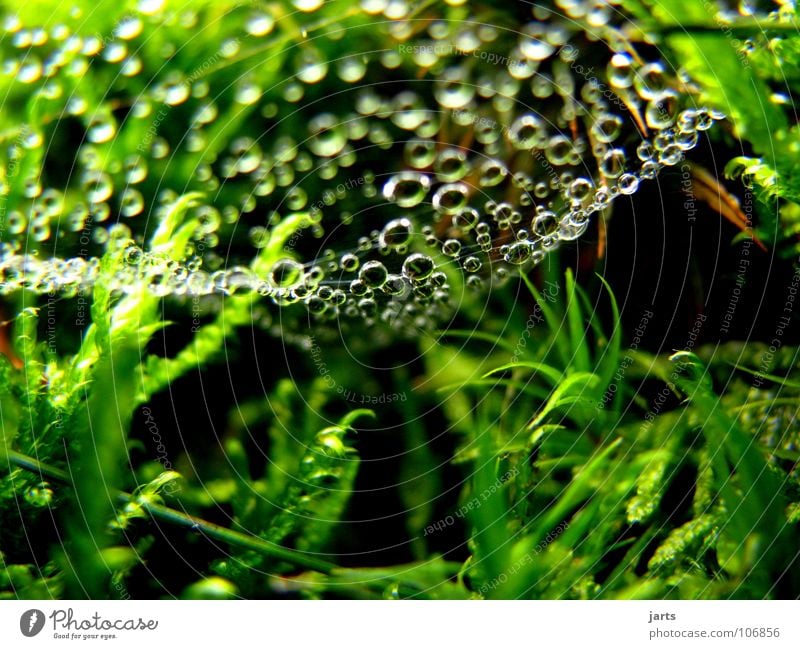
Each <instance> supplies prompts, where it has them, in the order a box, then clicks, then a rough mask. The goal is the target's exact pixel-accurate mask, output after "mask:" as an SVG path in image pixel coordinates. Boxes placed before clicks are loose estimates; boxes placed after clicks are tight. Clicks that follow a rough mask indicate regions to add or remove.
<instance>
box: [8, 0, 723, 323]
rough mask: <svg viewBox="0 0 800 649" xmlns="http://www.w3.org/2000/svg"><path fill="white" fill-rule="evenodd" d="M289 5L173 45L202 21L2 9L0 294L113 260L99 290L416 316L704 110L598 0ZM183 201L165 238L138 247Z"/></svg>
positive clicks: (668, 149)
mask: <svg viewBox="0 0 800 649" xmlns="http://www.w3.org/2000/svg"><path fill="white" fill-rule="evenodd" d="M451 4H458V5H461V4H462V3H458V2H453V3H451ZM292 5H293V7H294V11H293V12H284V11H282V10H278V8H277V7H276V6H272V5H264V6H263V7H261V6H256V5H251V4H248V5H246V6H241V7H234V8H232V10H231V11H230V12H229V13H228V14H226V15H225V17H224V20H222V21H220V22H216V23H214V24H213V25H212V26H213V28H214V30H215V32H214V33H215V34H217V36H216V37H215V38H214V39H212V40H209V39H207V38H206V39H201V38H197V39H194V38H193V36H194V35H195V34H196V33H199V32H203V31H204V30H205V29H206V28H209V27H210V25H208V24H207V21H210V20H213V19H212V18H210V17H209V16H208V15H206V14H205V13H203V12H201V11H197V10H194V9H187V8H183V9H182V10H181V11H180V12H177V13H176V12H175V11H173V10H172V9H171V8H170V7H169V6H168V5H167V3H165V2H164V0H141V1H140V2H139V3H138V6H137V8H136V10H135V11H133V12H130V13H127V14H124V15H121V16H119V17H117V18H115V19H114V22H113V23H111V24H109V25H108V26H107V31H105V32H103V31H100V32H97V33H91V34H88V33H86V32H85V31H83V30H82V29H81V28H80V27H79V26H80V25H81V24H82V20H83V17H82V16H80V15H69V16H66V17H65V20H64V22H63V23H58V24H55V25H54V26H53V25H51V26H48V27H42V26H32V25H26V24H24V23H23V21H22V20H21V19H20V18H19V17H18V16H16V15H15V14H8V15H7V16H5V18H4V21H3V32H4V36H3V39H2V42H1V43H0V45H1V47H0V49H1V51H2V56H3V67H2V75H3V82H4V83H5V84H7V85H8V86H9V91H8V98H7V100H6V107H7V110H6V111H4V112H5V114H4V116H3V117H2V118H0V126H2V130H3V134H4V138H5V142H4V149H5V151H4V156H5V157H4V158H3V168H2V177H0V198H2V206H1V209H2V212H1V215H2V231H1V232H0V241H1V242H2V243H0V246H1V247H0V293H2V294H7V293H11V292H14V291H18V290H20V289H27V290H29V291H35V292H40V293H44V292H48V293H50V292H54V291H55V292H59V293H61V294H63V295H66V296H70V295H76V294H78V293H80V292H84V291H88V290H90V289H91V287H92V286H93V285H94V283H95V282H96V281H97V277H98V273H99V272H101V270H100V269H101V264H100V258H101V257H102V255H103V254H106V253H108V252H109V251H110V250H116V251H117V252H120V251H121V257H122V260H123V261H122V263H121V264H119V268H118V269H117V270H116V271H115V273H116V274H115V276H114V277H113V278H111V279H110V280H109V285H110V286H111V288H112V290H114V291H117V292H120V293H126V292H131V291H135V290H140V289H141V288H142V287H144V288H146V289H147V290H149V291H151V292H153V293H154V294H155V295H158V296H164V297H167V296H203V295H223V296H224V295H233V294H242V293H257V294H258V295H259V296H263V297H264V299H268V300H271V301H273V302H274V303H275V304H277V305H280V306H290V305H304V306H305V309H306V310H307V312H308V313H309V314H310V315H311V316H313V318H315V319H316V320H321V321H326V320H327V321H330V320H336V319H338V318H340V317H342V316H346V317H353V318H358V319H359V320H360V321H364V322H368V323H369V322H381V321H382V322H386V323H389V324H390V325H391V326H394V327H396V328H400V329H407V328H409V327H413V328H417V327H425V326H428V325H429V324H431V323H434V322H437V321H438V320H440V319H441V318H442V316H443V315H445V314H447V313H449V312H450V311H451V310H452V308H453V306H454V300H455V298H454V295H455V294H456V291H455V290H454V287H458V290H459V291H460V290H461V288H462V287H467V288H469V289H475V290H487V288H488V287H490V286H492V285H493V284H495V283H496V282H502V281H503V280H504V279H505V278H507V277H508V276H509V275H510V274H512V273H514V272H517V271H518V270H519V269H528V268H530V267H532V266H534V265H536V264H538V263H540V262H541V261H542V260H543V259H544V258H545V256H546V255H547V254H548V252H549V251H552V250H554V249H555V248H557V247H558V246H560V245H562V244H563V243H564V242H569V241H574V240H576V239H577V238H579V237H580V236H581V235H582V234H583V233H584V232H585V231H586V230H587V228H588V227H589V226H590V223H591V220H592V217H593V216H594V215H597V214H598V213H600V212H602V211H603V210H605V209H607V208H608V207H609V206H610V205H611V204H612V202H613V201H614V200H615V199H617V198H618V197H620V196H629V195H631V194H634V193H635V192H636V191H637V189H638V187H639V186H640V184H641V183H642V182H645V181H648V180H652V179H653V178H655V177H656V176H657V175H658V173H659V172H660V171H661V170H662V169H663V168H665V167H670V166H674V165H676V164H678V163H680V162H681V160H682V159H683V157H684V155H685V154H686V152H687V151H689V150H691V149H692V148H693V147H695V146H696V145H697V143H698V138H699V136H700V134H701V133H702V132H703V131H705V130H707V129H708V128H710V127H711V126H712V124H713V122H714V121H715V120H717V119H721V118H722V115H720V114H717V113H715V112H714V111H710V110H707V109H705V108H703V107H701V106H697V105H696V104H695V103H694V101H693V97H692V96H691V94H690V93H689V92H688V91H687V90H686V87H687V84H686V83H685V81H686V80H685V79H684V78H681V77H679V76H676V74H675V73H674V72H671V71H670V70H668V69H667V68H666V67H665V66H664V65H663V64H662V63H661V62H660V61H658V60H656V61H647V60H645V59H644V58H643V55H642V54H641V53H639V52H637V51H636V48H635V47H634V45H633V44H631V43H630V42H627V41H625V40H624V39H623V38H622V37H621V36H620V31H619V30H618V29H617V28H616V22H617V21H619V20H621V19H620V18H619V16H620V13H619V12H620V8H619V7H618V6H616V5H618V3H616V2H603V3H597V2H587V1H582V0H559V1H558V2H556V3H555V7H553V8H545V7H543V6H539V5H531V8H530V9H529V10H528V11H529V12H530V14H529V16H528V17H527V19H526V20H527V22H524V21H523V23H522V24H519V23H516V24H508V25H504V24H491V22H489V21H488V18H487V17H486V16H481V15H480V14H476V15H473V16H470V17H469V19H465V20H457V21H455V20H450V19H447V18H446V17H447V16H449V15H450V14H449V13H448V7H447V5H448V3H446V2H442V3H438V4H436V3H433V4H429V5H421V7H422V8H419V7H420V6H417V5H415V4H411V3H406V2H405V1H404V0H361V2H360V4H358V5H357V6H350V5H348V6H347V10H346V11H344V10H343V7H344V6H345V5H342V4H341V3H339V2H329V3H323V2H319V1H314V0H296V1H294V2H293V3H292ZM493 18H494V19H495V20H497V19H498V18H497V16H493ZM164 61H168V63H167V64H166V65H165V64H164ZM24 115H25V116H31V117H30V118H29V119H27V118H26V119H27V121H20V120H21V119H22V116H24ZM189 191H191V192H199V194H198V196H202V197H203V198H201V199H198V200H195V201H193V203H192V205H191V207H190V208H188V209H187V210H186V214H185V215H184V216H183V223H184V224H185V229H184V230H182V231H180V232H181V234H180V236H181V237H185V239H186V241H185V245H182V246H180V252H179V253H176V252H174V251H165V249H163V246H162V248H161V249H159V247H158V246H155V247H154V246H153V245H151V242H152V240H153V239H152V237H153V235H154V233H156V232H157V231H158V228H159V225H160V223H161V222H162V221H163V220H164V219H165V218H167V217H166V216H165V215H166V214H167V213H168V212H169V211H170V209H172V207H171V206H173V205H174V204H175V203H176V201H177V200H178V199H179V197H180V196H181V195H183V194H185V193H187V192H189ZM298 214H303V215H304V216H305V220H304V223H303V226H302V227H301V228H299V229H297V230H296V231H295V232H293V233H291V236H288V237H286V239H285V240H282V241H280V242H279V244H280V245H279V249H276V244H275V236H276V235H275V232H276V231H277V230H278V226H279V224H280V223H282V222H284V220H285V219H286V218H288V217H291V216H293V215H298ZM175 236H178V233H176V234H175ZM265 255H268V256H267V258H268V259H270V262H269V266H268V267H267V268H265V267H264V265H263V260H264V259H265ZM256 260H258V263H256Z"/></svg>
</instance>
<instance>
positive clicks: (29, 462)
mask: <svg viewBox="0 0 800 649" xmlns="http://www.w3.org/2000/svg"><path fill="white" fill-rule="evenodd" d="M5 455H6V457H7V458H8V461H9V462H10V463H11V464H14V465H15V466H18V467H19V468H21V469H25V470H26V471H30V472H32V473H37V474H39V475H41V476H42V477H45V478H49V479H50V480H54V481H57V482H61V483H63V484H67V485H70V486H72V482H71V481H70V479H69V476H68V475H67V474H66V473H65V472H64V471H62V470H61V469H57V468H56V467H54V466H50V465H48V464H45V463H43V462H40V461H39V460H37V459H35V458H32V457H29V456H27V455H23V454H22V453H18V452H17V451H8V452H7V453H5ZM116 498H117V500H118V501H119V502H120V503H121V504H123V505H127V504H128V503H136V504H137V505H138V506H139V507H141V508H142V509H143V510H144V511H145V512H147V513H148V514H149V515H150V516H152V517H153V518H156V519H159V520H163V521H166V522H168V523H172V524H174V525H180V526H181V527H188V528H190V529H192V530H194V531H197V532H201V533H202V534H204V535H205V536H207V537H209V538H212V539H216V540H218V541H223V542H225V543H230V544H231V545H235V546H238V547H240V548H243V549H246V550H253V551H255V552H260V553H261V554H263V555H266V556H268V557H272V558H273V559H280V560H282V561H286V562H288V563H291V564H294V565H296V566H300V567H303V568H308V569H309V570H315V571H317V572H321V573H324V574H331V573H332V572H333V571H334V570H335V569H336V565H335V564H332V563H329V562H327V561H323V560H322V559H315V558H313V557H308V556H306V555H304V554H302V553H300V552H297V551H295V550H290V549H288V548H284V547H282V546H280V545H276V544H274V543H268V542H267V541H264V540H263V539H260V538H258V537H257V536H253V535H251V534H244V533H242V532H237V531H235V530H231V529H229V528H227V527H223V526H222V525H217V524H216V523H212V522H210V521H207V520H204V519H202V518H197V517H196V516H191V515H189V514H185V513H183V512H179V511H178V510H176V509H172V508H171V507H166V506H165V505H158V504H155V503H148V502H142V501H141V500H140V499H137V498H136V496H134V495H133V494H129V493H127V492H125V491H120V492H118V493H117V496H116Z"/></svg>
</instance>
